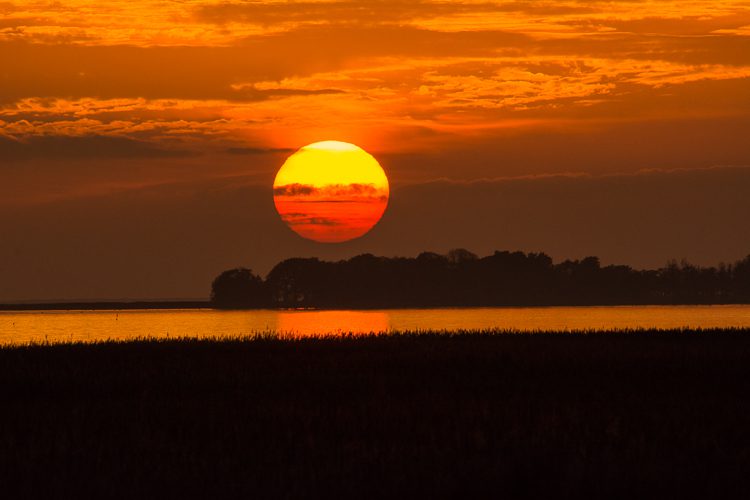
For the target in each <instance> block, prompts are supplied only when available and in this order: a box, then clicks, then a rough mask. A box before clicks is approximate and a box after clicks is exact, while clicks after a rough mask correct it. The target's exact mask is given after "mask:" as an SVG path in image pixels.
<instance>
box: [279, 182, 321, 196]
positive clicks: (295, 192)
mask: <svg viewBox="0 0 750 500" xmlns="http://www.w3.org/2000/svg"><path fill="white" fill-rule="evenodd" d="M318 192H319V190H318V188H316V187H315V186H310V185H309V184H287V185H284V186H275V187H274V188H273V195H274V196H312V195H317V194H318Z"/></svg>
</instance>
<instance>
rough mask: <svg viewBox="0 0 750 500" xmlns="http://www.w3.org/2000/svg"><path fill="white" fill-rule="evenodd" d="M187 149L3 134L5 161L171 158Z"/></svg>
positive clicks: (109, 139) (114, 139)
mask: <svg viewBox="0 0 750 500" xmlns="http://www.w3.org/2000/svg"><path fill="white" fill-rule="evenodd" d="M187 154H189V153H187V152H185V151H177V150H166V149H160V148H157V147H154V146H153V145H151V144H149V143H146V142H142V141H136V140H133V139H128V138H124V137H108V136H83V137H65V136H38V137H31V138H28V139H26V140H23V141H20V140H14V139H10V138H7V137H2V136H0V157H1V158H3V160H7V161H13V160H16V161H18V160H30V159H39V158H44V159H49V160H60V159H70V158H76V159H99V158H169V157H181V156H186V155H187Z"/></svg>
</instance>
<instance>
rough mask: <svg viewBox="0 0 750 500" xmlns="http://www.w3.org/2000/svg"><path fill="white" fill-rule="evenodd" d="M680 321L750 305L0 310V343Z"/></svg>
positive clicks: (729, 319)
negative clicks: (327, 309) (349, 309)
mask: <svg viewBox="0 0 750 500" xmlns="http://www.w3.org/2000/svg"><path fill="white" fill-rule="evenodd" d="M681 327H691V328H714V327H745V328H750V306H747V305H744V306H621V307H528V308H448V309H387V310H376V311H276V310H256V311H213V310H205V309H186V310H136V311H29V312H0V344H11V343H27V342H30V341H37V342H43V341H49V342H60V341H77V342H89V341H96V340H107V339H117V340H127V339H134V338H138V337H156V338H167V337H169V338H175V337H196V338H200V337H235V336H246V335H252V334H255V333H258V332H276V333H284V334H295V335H301V336H305V335H312V334H339V333H348V332H351V333H355V334H362V333H370V332H388V331H392V330H427V329H429V330H455V329H488V328H498V329H509V330H522V331H534V330H584V329H599V330H602V329H614V328H681Z"/></svg>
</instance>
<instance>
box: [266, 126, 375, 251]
mask: <svg viewBox="0 0 750 500" xmlns="http://www.w3.org/2000/svg"><path fill="white" fill-rule="evenodd" d="M388 197H389V186H388V178H387V177H386V175H385V172H384V171H383V168H382V167H381V166H380V164H379V163H378V162H377V160H376V159H375V158H373V157H372V155H370V154H369V153H367V152H366V151H365V150H363V149H362V148H360V147H358V146H355V145H354V144H349V143H347V142H339V141H323V142H316V143H314V144H309V145H307V146H305V147H303V148H300V149H299V150H298V151H297V152H295V153H294V154H293V155H292V156H290V157H289V158H288V159H287V160H286V162H285V163H284V165H282V166H281V169H279V172H278V173H277V174H276V180H275V181H274V183H273V199H274V203H275V205H276V210H277V211H278V212H279V215H280V216H281V219H282V220H283V221H284V222H285V223H286V224H287V225H288V226H289V227H290V228H291V229H292V230H293V231H294V232H296V233H297V234H299V235H300V236H302V237H304V238H308V239H311V240H314V241H320V242H324V243H339V242H342V241H348V240H351V239H354V238H359V237H360V236H362V235H364V234H366V233H367V232H368V231H369V230H370V229H372V227H373V226H374V225H375V224H377V223H378V221H379V220H380V218H381V217H382V216H383V212H385V209H386V207H387V206H388Z"/></svg>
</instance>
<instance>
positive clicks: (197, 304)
mask: <svg viewBox="0 0 750 500" xmlns="http://www.w3.org/2000/svg"><path fill="white" fill-rule="evenodd" d="M212 307H213V306H212V305H211V302H209V301H207V300H181V301H118V302H39V303H37V302H33V303H16V304H0V311H110V310H118V311H124V310H132V309H211V308H212Z"/></svg>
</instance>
